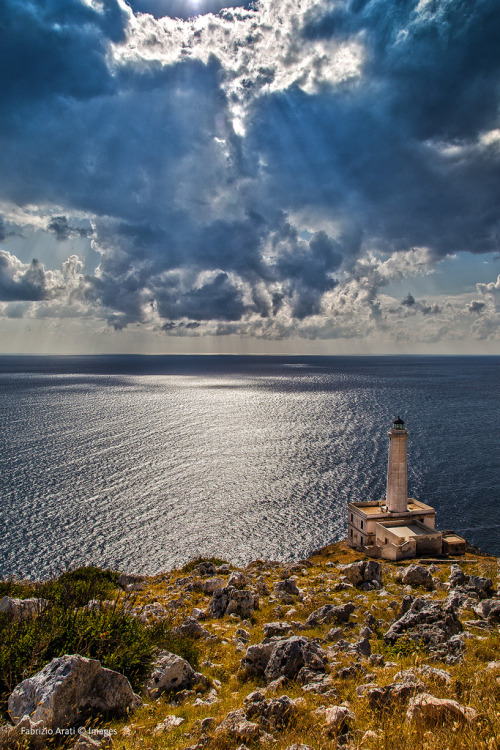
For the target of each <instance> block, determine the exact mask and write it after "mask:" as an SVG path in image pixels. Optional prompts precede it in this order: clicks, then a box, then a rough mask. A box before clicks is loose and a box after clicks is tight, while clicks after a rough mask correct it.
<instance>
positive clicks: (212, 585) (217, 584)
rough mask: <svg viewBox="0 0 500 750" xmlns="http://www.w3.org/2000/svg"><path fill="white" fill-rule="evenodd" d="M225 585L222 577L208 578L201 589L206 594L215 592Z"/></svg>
mask: <svg viewBox="0 0 500 750" xmlns="http://www.w3.org/2000/svg"><path fill="white" fill-rule="evenodd" d="M223 586H224V581H223V580H222V578H207V580H206V581H203V583H202V585H201V590H202V591H203V593H204V594H213V593H214V591H216V590H217V589H221V588H223Z"/></svg>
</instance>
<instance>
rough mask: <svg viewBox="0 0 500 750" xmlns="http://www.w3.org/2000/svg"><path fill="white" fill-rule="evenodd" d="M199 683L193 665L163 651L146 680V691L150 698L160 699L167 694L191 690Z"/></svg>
mask: <svg viewBox="0 0 500 750" xmlns="http://www.w3.org/2000/svg"><path fill="white" fill-rule="evenodd" d="M196 681H197V673H196V672H195V671H194V669H193V668H192V666H191V664H190V663H189V662H188V661H186V660H185V659H182V658H181V657H180V656H177V655H176V654H172V653H170V651H161V652H160V653H159V654H158V656H157V658H156V661H155V663H154V665H153V668H152V670H151V672H150V674H149V676H148V678H147V680H146V683H145V685H144V690H145V692H146V693H147V695H149V697H150V698H158V696H159V695H160V694H161V693H163V692H165V693H169V692H172V691H174V690H175V691H176V692H178V691H179V690H186V689H187V690H189V689H190V688H191V686H192V685H193V684H194V683H195V682H196Z"/></svg>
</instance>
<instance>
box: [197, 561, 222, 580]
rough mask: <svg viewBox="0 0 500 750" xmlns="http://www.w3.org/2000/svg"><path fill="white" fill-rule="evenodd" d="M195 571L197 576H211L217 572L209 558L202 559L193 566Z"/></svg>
mask: <svg viewBox="0 0 500 750" xmlns="http://www.w3.org/2000/svg"><path fill="white" fill-rule="evenodd" d="M195 571H196V573H198V575H199V576H213V575H214V574H215V573H216V572H217V570H216V568H215V565H214V564H213V563H212V562H210V561H209V560H204V561H203V562H201V563H199V565H197V566H196V567H195Z"/></svg>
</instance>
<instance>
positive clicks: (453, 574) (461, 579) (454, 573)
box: [448, 565, 469, 589]
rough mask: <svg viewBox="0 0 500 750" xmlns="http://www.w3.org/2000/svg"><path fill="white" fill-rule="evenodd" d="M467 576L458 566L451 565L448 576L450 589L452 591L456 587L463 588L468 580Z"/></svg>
mask: <svg viewBox="0 0 500 750" xmlns="http://www.w3.org/2000/svg"><path fill="white" fill-rule="evenodd" d="M468 578H469V576H468V575H466V574H465V573H464V571H463V570H462V568H461V567H460V566H459V565H452V566H451V570H450V575H449V576H448V583H449V584H450V589H454V588H456V587H457V586H463V585H464V583H466V581H467V580H468Z"/></svg>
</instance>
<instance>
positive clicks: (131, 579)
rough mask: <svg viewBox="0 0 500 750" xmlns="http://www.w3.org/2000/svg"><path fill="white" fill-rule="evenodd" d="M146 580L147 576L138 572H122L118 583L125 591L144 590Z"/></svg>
mask: <svg viewBox="0 0 500 750" xmlns="http://www.w3.org/2000/svg"><path fill="white" fill-rule="evenodd" d="M145 580H146V576H141V575H138V574H137V573H122V574H121V575H120V576H119V578H118V580H117V582H116V583H117V585H118V586H119V587H120V588H122V589H123V590H124V591H142V590H143V588H144V585H145V584H144V581H145Z"/></svg>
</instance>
